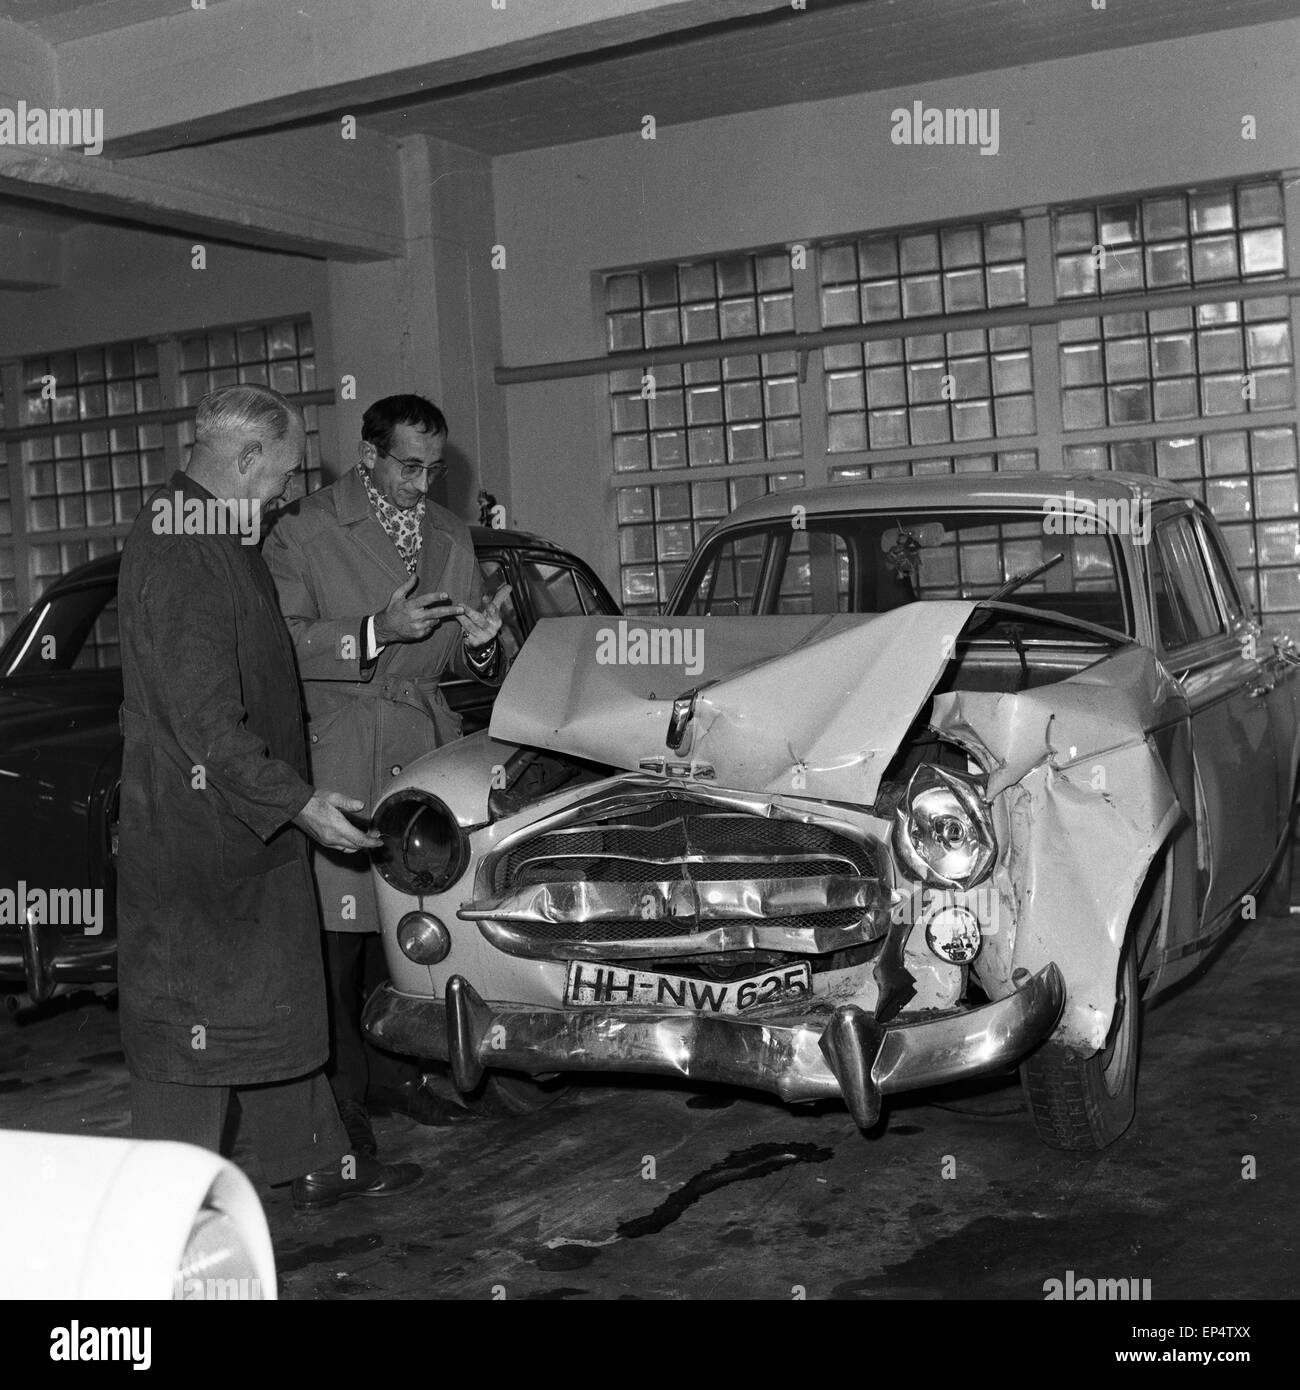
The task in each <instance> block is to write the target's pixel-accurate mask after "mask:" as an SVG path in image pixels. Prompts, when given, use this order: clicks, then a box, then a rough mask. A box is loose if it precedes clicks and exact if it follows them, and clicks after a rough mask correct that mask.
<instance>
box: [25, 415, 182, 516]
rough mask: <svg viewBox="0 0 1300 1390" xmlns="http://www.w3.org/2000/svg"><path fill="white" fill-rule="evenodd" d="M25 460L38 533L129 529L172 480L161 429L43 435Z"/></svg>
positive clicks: (28, 446)
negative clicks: (153, 496)
mask: <svg viewBox="0 0 1300 1390" xmlns="http://www.w3.org/2000/svg"><path fill="white" fill-rule="evenodd" d="M22 456H23V461H24V463H25V465H26V471H27V490H28V504H27V528H28V530H29V531H30V532H32V533H39V532H57V531H68V530H75V531H79V530H83V529H85V528H101V527H103V528H109V527H114V526H127V525H129V524H130V523H131V521H133V520H134V518H135V514H136V512H138V511H139V510H140V508H141V507H142V506H143V505H144V499H145V497H146V496H147V494H148V493H149V491H150V490H152V489H153V488H154V487H156V486H157V485H158V484H159V483H162V482H165V481H166V477H167V467H166V463H165V461H164V452H163V427H162V426H161V425H118V426H114V427H112V428H107V429H95V430H76V431H69V432H68V433H67V434H56V435H37V436H34V437H33V438H30V439H26V440H24V441H23V444H22Z"/></svg>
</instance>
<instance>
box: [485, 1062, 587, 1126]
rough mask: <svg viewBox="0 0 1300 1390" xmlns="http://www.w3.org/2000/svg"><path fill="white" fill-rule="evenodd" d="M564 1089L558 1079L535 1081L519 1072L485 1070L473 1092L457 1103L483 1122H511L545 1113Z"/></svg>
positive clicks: (565, 1090)
mask: <svg viewBox="0 0 1300 1390" xmlns="http://www.w3.org/2000/svg"><path fill="white" fill-rule="evenodd" d="M568 1090H569V1087H568V1085H567V1083H566V1082H565V1081H564V1079H563V1078H562V1077H555V1078H554V1079H552V1080H550V1081H537V1080H534V1078H533V1077H531V1076H527V1075H525V1074H524V1073H523V1072H515V1071H489V1072H488V1073H487V1075H486V1076H485V1077H484V1078H483V1080H482V1082H481V1083H480V1084H479V1087H478V1089H477V1090H475V1091H473V1092H471V1093H470V1094H469V1095H462V1096H461V1102H462V1104H464V1105H465V1106H466V1108H467V1109H469V1110H473V1111H474V1112H475V1113H476V1114H479V1115H482V1116H483V1117H484V1118H485V1119H493V1120H513V1119H518V1118H519V1117H520V1116H521V1115H531V1114H533V1112H534V1111H537V1110H545V1109H546V1107H547V1106H548V1105H552V1104H554V1103H555V1102H556V1101H557V1100H559V1099H560V1097H561V1096H563V1095H565V1094H567V1093H568Z"/></svg>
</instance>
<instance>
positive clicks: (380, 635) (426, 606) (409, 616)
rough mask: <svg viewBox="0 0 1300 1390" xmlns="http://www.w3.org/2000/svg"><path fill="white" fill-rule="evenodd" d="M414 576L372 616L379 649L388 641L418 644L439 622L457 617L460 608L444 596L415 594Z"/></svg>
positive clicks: (394, 592) (459, 613)
mask: <svg viewBox="0 0 1300 1390" xmlns="http://www.w3.org/2000/svg"><path fill="white" fill-rule="evenodd" d="M415 579H416V576H415V575H412V576H411V577H410V578H409V579H408V580H406V581H404V582H403V583H401V584H399V585H398V586H397V588H395V589H394V590H393V593H392V596H391V597H390V598H389V600H388V606H387V607H386V608H385V609H384V611H383V612H382V613H376V614H375V641H376V642H378V643H379V645H380V646H381V647H385V646H387V645H388V644H389V643H390V642H422V641H423V640H424V639H425V638H426V637H427V636H428V635H429V634H430V633H431V632H432V631H433V629H434V628H435V627H437V626H438V624H439V623H441V622H445V621H446V619H448V618H456V617H459V616H460V615H461V614H462V613H463V612H464V611H465V609H464V607H463V606H462V605H461V604H459V603H452V602H451V600H450V596H449V595H447V594H434V593H426V594H416V595H415V597H414V598H412V597H411V590H412V589H414V588H415Z"/></svg>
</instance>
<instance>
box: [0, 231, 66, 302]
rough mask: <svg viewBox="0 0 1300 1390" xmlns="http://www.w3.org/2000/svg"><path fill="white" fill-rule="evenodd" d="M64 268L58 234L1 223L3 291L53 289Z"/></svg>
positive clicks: (0, 251)
mask: <svg viewBox="0 0 1300 1390" xmlns="http://www.w3.org/2000/svg"><path fill="white" fill-rule="evenodd" d="M0 216H3V212H2V211H0ZM62 269H63V246H62V243H61V241H60V239H59V237H58V236H57V235H56V234H55V233H53V232H49V231H45V230H43V229H41V230H38V229H36V228H34V227H9V226H6V225H5V224H4V223H2V222H0V290H50V289H54V288H55V287H56V286H57V285H58V284H59V283H60V280H61V279H62Z"/></svg>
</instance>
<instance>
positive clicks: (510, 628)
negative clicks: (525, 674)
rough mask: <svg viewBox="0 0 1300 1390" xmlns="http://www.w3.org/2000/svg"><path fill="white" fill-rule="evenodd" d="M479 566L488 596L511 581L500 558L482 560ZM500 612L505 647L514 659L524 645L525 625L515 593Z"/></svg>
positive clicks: (502, 606)
mask: <svg viewBox="0 0 1300 1390" xmlns="http://www.w3.org/2000/svg"><path fill="white" fill-rule="evenodd" d="M478 567H479V570H480V571H481V572H482V575H483V592H484V594H485V595H486V596H487V597H488V598H491V597H492V596H493V595H494V594H495V593H496V592H497V590H498V589H500V588H501V586H502V585H503V584H507V583H509V581H510V576H509V575H508V574H507V573H506V567H505V566H504V565H503V564H502V563H501V561H500V560H480V561H479V565H478ZM500 612H501V628H502V631H503V632H504V633H505V637H504V638H503V641H504V644H505V649H506V652H507V654H508V655H509V657H510V659H511V660H512V661H513V660H514V658H515V655H516V654H517V652H518V651H519V648H520V647H522V646H523V645H524V632H523V627H522V625H521V624H520V622H519V609H518V608H517V607H516V605H515V596H514V594H513V593H511V595H510V597H509V598H508V599H506V601H505V602H504V603H503V604H502V605H501V609H500Z"/></svg>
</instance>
